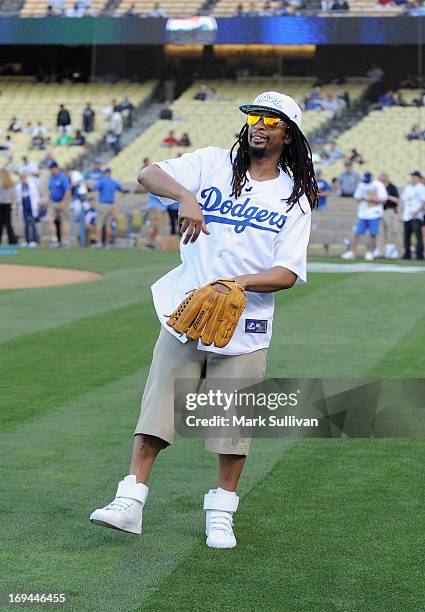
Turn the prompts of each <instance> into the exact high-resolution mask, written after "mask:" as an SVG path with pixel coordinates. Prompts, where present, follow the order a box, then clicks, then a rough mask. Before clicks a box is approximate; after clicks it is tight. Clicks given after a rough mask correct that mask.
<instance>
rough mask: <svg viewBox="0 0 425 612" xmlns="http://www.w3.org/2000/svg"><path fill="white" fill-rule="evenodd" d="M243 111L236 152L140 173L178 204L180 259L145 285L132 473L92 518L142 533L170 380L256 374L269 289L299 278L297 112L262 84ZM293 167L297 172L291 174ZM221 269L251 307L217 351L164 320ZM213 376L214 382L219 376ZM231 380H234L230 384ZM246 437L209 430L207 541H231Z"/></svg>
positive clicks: (170, 398)
mask: <svg viewBox="0 0 425 612" xmlns="http://www.w3.org/2000/svg"><path fill="white" fill-rule="evenodd" d="M240 110H241V111H242V112H244V113H245V114H247V115H248V116H247V124H246V125H244V126H243V127H242V129H241V131H240V133H239V136H238V140H237V141H236V143H235V144H234V145H233V147H232V149H231V150H230V151H229V150H225V149H219V148H217V147H207V148H205V149H200V150H198V151H195V152H194V153H186V154H184V155H182V156H181V157H180V158H177V159H171V160H167V161H165V162H161V163H158V164H153V165H151V166H148V167H147V168H145V169H144V170H142V171H141V172H140V174H139V178H138V180H139V182H140V183H141V184H142V186H143V187H144V188H145V189H146V190H147V191H149V192H151V193H154V194H155V195H158V196H159V197H160V198H162V200H163V201H164V203H165V204H168V203H169V202H173V201H178V202H180V209H179V222H180V224H181V230H182V233H183V237H182V240H181V257H182V265H180V266H179V267H177V268H175V269H174V270H171V272H169V273H168V274H166V275H165V276H164V277H162V278H161V279H159V280H158V281H157V282H156V283H155V284H154V285H153V287H152V292H153V300H154V305H155V308H156V312H157V315H158V318H159V319H160V321H161V324H162V329H161V333H160V336H159V339H158V342H157V344H156V347H155V350H154V355H153V361H152V365H151V370H150V374H149V378H148V381H147V384H146V388H145V392H144V395H143V400H142V410H141V415H140V418H139V422H138V424H137V427H136V431H135V437H134V446H133V455H132V463H131V467H130V471H129V475H128V476H126V477H125V478H124V480H123V481H121V482H120V484H119V487H118V491H117V496H116V498H115V500H114V501H113V502H112V503H111V504H109V505H108V506H106V507H105V508H103V509H99V510H96V511H95V512H93V513H92V515H91V517H90V520H91V521H92V522H94V523H96V524H99V525H104V526H107V527H115V528H118V529H122V530H123V531H129V532H131V533H140V532H141V526H142V511H143V506H144V503H145V501H146V497H147V494H148V487H147V485H146V482H147V480H148V476H149V474H150V471H151V469H152V466H153V463H154V461H155V459H156V457H157V455H158V453H159V452H160V450H161V449H162V448H165V447H166V446H168V445H170V444H172V442H173V440H174V380H176V379H179V378H190V379H193V381H194V384H195V385H197V384H198V382H199V381H200V379H201V377H202V372H203V370H204V369H205V380H206V384H207V385H210V386H211V387H214V380H216V379H217V378H225V379H227V380H228V381H229V382H230V383H231V384H237V379H238V377H241V376H243V377H244V378H251V379H255V380H261V379H262V378H263V377H264V373H265V367H266V353H267V348H268V345H269V343H270V339H271V331H272V329H271V328H272V321H273V309H274V297H273V292H275V291H279V290H281V289H289V288H290V287H292V286H293V285H294V284H295V282H296V281H297V279H299V281H300V282H305V281H306V252H307V243H308V239H309V233H310V223H311V209H312V208H314V207H315V206H316V202H317V184H316V181H315V178H314V169H313V164H312V161H311V151H310V147H309V146H308V143H307V141H306V139H305V137H304V135H303V134H302V132H301V129H300V127H301V109H300V108H299V106H298V105H297V104H296V102H295V101H294V100H293V99H292V98H290V97H289V96H286V95H284V94H281V93H277V92H265V93H263V94H261V95H259V96H257V98H256V99H255V101H254V104H245V105H243V106H241V107H240ZM289 173H291V174H292V175H293V176H292V178H291V177H290V174H289ZM217 278H224V279H225V278H233V279H235V280H236V281H237V282H238V283H239V284H240V285H241V286H243V287H244V289H245V291H246V292H247V298H248V301H247V306H246V309H245V311H244V316H243V317H241V319H240V320H239V324H238V327H237V329H236V332H235V335H234V336H233V338H232V340H231V341H230V343H229V344H228V345H227V346H225V347H224V348H216V347H213V346H210V347H205V346H204V345H202V344H201V343H197V342H191V341H189V342H188V341H187V338H186V337H185V336H182V335H178V334H175V332H174V331H173V330H171V328H170V327H168V326H167V324H166V321H167V316H164V313H171V312H173V310H174V309H175V308H176V307H177V306H178V305H179V304H180V303H181V301H182V300H183V298H184V297H186V292H188V291H190V290H191V289H193V288H194V287H200V286H203V285H204V284H206V283H207V282H208V281H213V280H214V279H217ZM215 384H216V385H217V383H215ZM232 388H234V387H232ZM249 443H250V440H249V439H245V438H240V439H229V438H219V437H217V438H214V439H207V440H206V445H207V449H208V450H209V451H212V452H214V453H216V454H218V464H219V469H218V487H217V488H216V489H212V490H210V492H209V493H207V494H206V496H205V498H204V509H205V510H206V511H207V514H206V526H207V545H208V546H210V547H214V548H232V547H234V546H235V545H236V539H235V536H234V533H233V529H232V514H233V513H234V512H235V511H236V509H237V506H238V501H239V498H238V496H237V495H236V489H237V484H238V481H239V477H240V475H241V472H242V468H243V465H244V462H245V458H246V455H247V454H248V452H249Z"/></svg>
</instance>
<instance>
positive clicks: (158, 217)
mask: <svg viewBox="0 0 425 612" xmlns="http://www.w3.org/2000/svg"><path fill="white" fill-rule="evenodd" d="M165 214H166V212H165V211H164V210H159V208H149V209H148V211H147V221H148V222H149V225H150V226H151V227H152V228H154V229H156V230H158V231H159V232H162V230H163V229H164V225H165Z"/></svg>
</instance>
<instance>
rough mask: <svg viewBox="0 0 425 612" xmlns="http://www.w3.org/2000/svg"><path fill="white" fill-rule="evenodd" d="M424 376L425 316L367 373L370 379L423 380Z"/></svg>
mask: <svg viewBox="0 0 425 612" xmlns="http://www.w3.org/2000/svg"><path fill="white" fill-rule="evenodd" d="M422 304H423V302H422ZM424 375H425V315H423V316H422V317H421V318H420V319H419V320H417V321H416V325H414V327H413V328H412V329H411V330H410V332H409V333H407V334H406V335H405V336H403V338H402V339H401V340H400V341H399V342H398V343H397V344H396V345H395V346H394V347H393V348H392V349H391V351H388V353H386V355H385V356H384V358H383V359H382V360H381V361H380V362H379V363H377V364H376V365H375V366H374V367H373V368H371V369H370V370H369V371H368V373H367V376H368V377H369V378H391V377H395V378H423V377H424Z"/></svg>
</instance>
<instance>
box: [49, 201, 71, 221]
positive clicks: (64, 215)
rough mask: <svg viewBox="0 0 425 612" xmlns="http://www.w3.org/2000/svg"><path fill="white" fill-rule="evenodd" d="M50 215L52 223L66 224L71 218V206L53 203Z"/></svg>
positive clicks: (50, 207)
mask: <svg viewBox="0 0 425 612" xmlns="http://www.w3.org/2000/svg"><path fill="white" fill-rule="evenodd" d="M48 214H49V218H50V220H51V221H56V220H57V221H61V222H62V223H66V222H67V221H69V218H70V211H69V205H68V204H67V203H64V202H51V203H50V206H49V213H48Z"/></svg>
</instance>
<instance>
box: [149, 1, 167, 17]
mask: <svg viewBox="0 0 425 612" xmlns="http://www.w3.org/2000/svg"><path fill="white" fill-rule="evenodd" d="M148 16H149V17H164V18H165V17H167V11H164V9H162V8H161V6H160V4H159V2H155V4H154V7H153V9H152V10H151V11H150V12H149V13H148Z"/></svg>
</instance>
